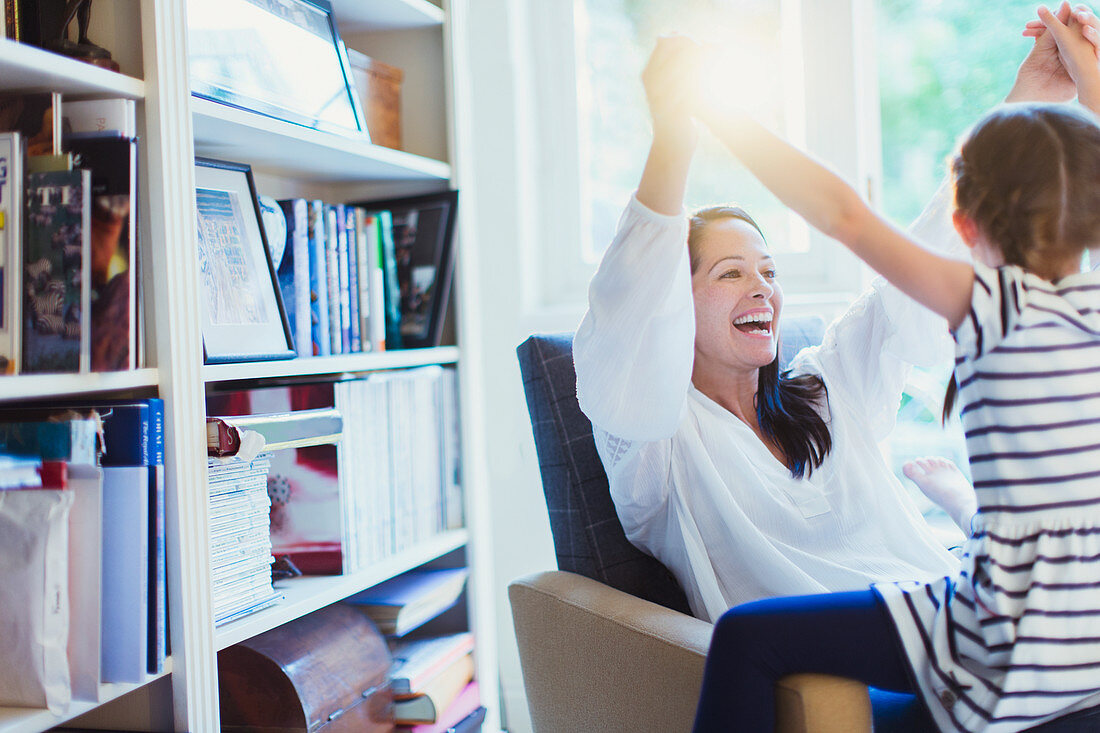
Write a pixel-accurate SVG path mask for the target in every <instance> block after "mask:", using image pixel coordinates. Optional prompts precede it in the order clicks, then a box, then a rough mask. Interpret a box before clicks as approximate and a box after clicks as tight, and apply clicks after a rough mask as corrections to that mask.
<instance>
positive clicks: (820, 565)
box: [573, 186, 962, 621]
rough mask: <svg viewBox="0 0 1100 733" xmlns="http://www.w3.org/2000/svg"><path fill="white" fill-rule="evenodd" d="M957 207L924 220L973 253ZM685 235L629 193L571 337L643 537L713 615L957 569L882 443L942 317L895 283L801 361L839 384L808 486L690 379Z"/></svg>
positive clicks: (626, 510)
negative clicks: (956, 227)
mask: <svg viewBox="0 0 1100 733" xmlns="http://www.w3.org/2000/svg"><path fill="white" fill-rule="evenodd" d="M949 203H950V191H949V189H948V188H947V187H946V186H945V187H943V188H941V190H940V192H939V193H938V194H937V195H936V197H935V198H934V199H933V201H932V202H931V204H929V206H928V208H927V209H926V210H925V212H924V213H923V214H922V215H921V217H920V218H919V219H918V220H917V221H916V222H915V224H914V225H913V229H912V231H913V234H914V235H915V236H916V237H917V238H918V239H920V240H922V241H926V242H929V243H938V244H939V245H941V246H942V245H944V244H949V245H953V246H954V247H955V248H956V249H957V250H959V251H961V250H962V246H961V244H960V243H959V242H958V240H957V238H956V236H955V234H954V231H953V230H952V229H951V226H950V223H949V217H948V205H949ZM686 241H687V217H686V215H684V214H681V215H678V216H665V215H661V214H657V213H656V212H654V211H652V210H650V209H648V208H646V207H645V206H644V205H642V204H641V203H639V202H638V200H637V199H632V200H631V203H630V205H629V206H628V207H627V209H626V211H625V212H624V214H623V216H622V219H621V220H620V222H619V229H618V233H617V234H616V236H615V239H614V241H613V242H612V243H611V246H610V247H609V248H608V250H607V252H606V253H605V254H604V258H603V261H602V262H601V263H600V267H599V270H598V271H597V273H596V275H595V276H594V277H593V280H592V283H591V286H590V288H589V295H588V312H587V313H586V314H585V316H584V319H583V320H582V322H581V324H580V326H579V327H578V329H577V333H576V336H575V337H574V341H573V356H574V360H575V362H576V368H577V397H578V399H579V401H580V406H581V409H582V410H583V411H584V413H585V414H586V415H587V416H588V417H589V419H591V420H592V423H593V426H594V430H593V432H594V435H595V438H596V446H597V449H598V451H599V454H600V458H601V459H602V461H603V464H604V468H605V469H606V471H607V475H608V479H609V482H610V487H611V496H612V499H613V500H614V502H615V506H616V510H617V512H618V515H619V519H620V521H621V522H622V524H623V528H624V529H625V530H626V535H627V537H628V538H629V539H630V541H631V542H633V543H634V544H635V545H636V546H638V547H639V548H641V549H642V550H644V551H645V552H648V553H649V554H651V555H653V556H654V557H655V558H657V559H658V560H660V561H661V562H662V563H664V564H665V565H666V566H667V567H668V568H669V570H671V571H672V573H673V574H674V575H675V576H676V578H677V579H678V580H679V581H680V584H681V585H682V586H683V588H684V591H685V592H686V594H687V597H688V602H689V603H690V604H691V609H692V611H693V612H694V613H695V615H696V616H698V617H699V618H702V619H706V620H710V621H714V620H715V619H717V618H718V616H720V615H721V614H722V613H723V612H724V611H726V610H727V609H728V608H730V607H731V606H733V605H736V604H738V603H743V602H746V601H751V600H755V599H757V598H763V597H770V596H784V595H798V594H806V593H821V592H827V591H841V590H856V589H861V588H867V587H868V586H869V584H871V583H873V582H877V581H887V580H910V579H912V580H925V579H929V578H933V577H937V576H939V577H942V576H943V575H946V574H949V573H951V572H952V571H953V570H954V569H956V568H957V567H958V561H957V560H955V558H954V557H953V556H952V555H951V554H950V553H949V552H947V550H946V549H945V548H944V547H943V545H942V544H941V543H940V542H939V541H938V540H937V538H936V537H935V536H934V535H933V533H932V531H931V529H930V528H929V526H928V524H927V523H926V522H925V520H924V518H923V517H922V516H921V515H920V512H919V511H918V510H917V508H916V505H915V504H914V503H913V501H912V500H911V499H910V497H909V496H908V494H907V493H906V491H905V489H904V488H903V487H902V486H901V484H900V482H899V481H898V479H897V478H896V477H895V476H894V475H893V473H892V472H891V471H890V469H889V468H888V467H887V465H886V462H885V461H884V459H883V456H882V453H881V452H880V450H879V447H878V445H877V442H878V441H880V440H882V439H883V438H884V437H885V436H886V435H887V434H888V433H889V432H890V430H891V429H892V428H893V425H894V416H895V414H896V412H897V408H898V405H899V402H900V397H901V392H902V388H903V386H904V384H905V379H906V376H907V373H908V368H909V365H911V364H918V365H925V366H927V365H931V364H934V363H936V362H937V361H940V362H941V363H942V360H943V359H945V358H948V357H949V356H950V354H951V340H950V338H949V336H948V332H947V325H946V323H945V322H944V320H943V319H941V318H939V317H938V316H936V315H934V314H932V313H931V312H930V311H928V310H926V309H925V308H922V307H921V306H920V305H918V304H917V303H916V302H914V301H913V300H911V299H909V298H908V297H907V296H905V295H904V294H902V293H901V292H900V291H898V290H896V289H895V288H894V287H893V286H891V285H889V284H888V283H886V281H885V280H881V279H880V280H878V281H876V282H875V283H874V285H873V286H872V287H871V288H870V289H869V290H868V291H867V292H866V293H864V294H863V295H862V296H861V297H860V298H859V299H858V300H857V301H856V302H855V304H853V305H852V306H851V308H849V309H848V311H847V312H846V313H844V314H843V315H842V316H841V317H840V318H838V319H837V320H836V321H835V322H834V323H832V324H831V325H830V326H829V328H828V330H827V331H826V333H825V337H824V339H823V342H822V344H821V345H820V346H815V347H812V348H807V349H804V350H803V351H802V352H800V353H799V354H798V355H797V356H796V357H795V359H794V360H793V362H792V364H791V368H792V370H793V372H794V373H799V374H818V375H820V376H821V378H822V379H823V380H824V382H825V386H826V388H827V390H828V407H829V414H828V415H827V416H825V417H826V420H827V421H828V422H829V427H830V431H831V433H832V440H833V448H832V451H831V452H830V453H829V455H828V456H827V458H826V459H825V461H824V463H823V464H822V465H821V466H820V468H817V469H815V470H814V471H813V472H812V474H811V475H810V477H809V478H808V479H794V478H792V477H791V475H790V471H789V470H788V469H787V468H786V467H785V466H784V465H782V463H780V462H779V461H778V460H776V458H775V457H774V456H773V455H772V454H771V452H770V451H769V450H768V449H767V447H766V446H765V445H764V444H763V443H762V442H761V441H760V440H759V439H758V438H757V437H756V435H755V434H754V433H753V432H752V430H751V429H750V428H749V427H748V426H747V425H745V424H744V423H743V422H741V420H739V419H738V418H737V417H735V416H734V415H733V414H731V413H730V412H728V411H727V410H726V409H725V408H723V407H721V406H719V405H718V404H717V403H715V402H714V401H712V400H711V399H709V398H708V397H707V396H705V395H704V394H702V393H701V392H699V391H698V390H697V389H695V387H694V386H693V385H692V384H691V371H692V361H693V358H694V341H695V317H694V306H693V301H692V293H691V276H690V272H689V263H688V255H687V247H686V244H685V243H686ZM780 281H782V273H780Z"/></svg>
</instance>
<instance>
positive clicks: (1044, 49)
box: [1005, 1, 1077, 102]
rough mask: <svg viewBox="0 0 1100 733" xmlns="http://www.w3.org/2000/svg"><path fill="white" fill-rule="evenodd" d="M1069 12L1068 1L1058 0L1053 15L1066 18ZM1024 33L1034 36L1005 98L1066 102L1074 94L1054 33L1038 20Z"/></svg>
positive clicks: (1009, 100) (1066, 19)
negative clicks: (1032, 42) (1029, 50)
mask: <svg viewBox="0 0 1100 733" xmlns="http://www.w3.org/2000/svg"><path fill="white" fill-rule="evenodd" d="M1071 12H1072V9H1071V8H1070V5H1069V3H1068V2H1064V1H1063V2H1062V4H1061V5H1060V6H1059V7H1058V10H1057V12H1056V13H1055V15H1056V16H1057V17H1058V20H1060V21H1062V22H1063V23H1068V22H1069V16H1070V13H1071ZM1024 35H1025V36H1027V37H1029V38H1034V39H1035V43H1034V45H1032V47H1031V52H1030V53H1028V55H1027V58H1025V59H1024V60H1023V62H1022V63H1021V64H1020V68H1019V69H1018V70H1017V71H1016V83H1015V84H1013V85H1012V90H1011V91H1010V92H1009V93H1008V96H1007V97H1005V101H1006V102H1068V101H1070V100H1071V99H1073V98H1074V97H1076V96H1077V86H1076V85H1075V84H1074V83H1073V79H1071V78H1070V76H1069V74H1068V73H1067V72H1066V69H1065V67H1064V66H1062V59H1061V58H1059V57H1058V44H1057V43H1055V42H1054V34H1053V33H1048V32H1047V27H1046V26H1045V25H1043V21H1041V20H1032V21H1029V22H1028V24H1027V25H1026V26H1025V27H1024Z"/></svg>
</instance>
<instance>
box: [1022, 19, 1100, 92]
mask: <svg viewBox="0 0 1100 733" xmlns="http://www.w3.org/2000/svg"><path fill="white" fill-rule="evenodd" d="M1066 6H1067V4H1066V3H1063V7H1062V8H1059V11H1060V12H1059V14H1057V15H1056V14H1055V13H1052V12H1050V10H1049V9H1048V8H1046V7H1040V8H1039V20H1040V21H1041V23H1042V26H1043V29H1042V30H1039V29H1038V28H1034V30H1035V31H1038V33H1039V35H1038V36H1037V38H1036V46H1038V45H1039V44H1040V43H1041V42H1043V41H1044V38H1045V37H1049V38H1052V39H1053V40H1054V43H1055V44H1056V47H1057V49H1058V58H1059V60H1060V61H1061V65H1062V67H1063V68H1064V69H1065V73H1066V74H1068V76H1069V77H1070V79H1072V80H1073V83H1074V85H1075V86H1076V89H1077V95H1078V97H1079V99H1080V100H1081V103H1082V104H1084V105H1085V106H1086V107H1089V108H1090V109H1091V110H1092V111H1093V112H1097V111H1100V63H1098V59H1100V56H1098V48H1100V31H1098V30H1097V28H1098V26H1100V21H1098V20H1097V18H1096V16H1095V15H1093V14H1092V12H1091V11H1090V10H1089V9H1088V8H1087V7H1086V6H1084V5H1078V6H1076V7H1075V8H1073V10H1072V12H1070V13H1069V15H1068V18H1065V13H1064V12H1061V11H1064V10H1065V9H1066ZM1033 24H1034V21H1032V23H1029V24H1028V29H1026V30H1025V31H1024V33H1025V34H1028V33H1029V31H1030V30H1032V29H1033ZM1047 43H1049V41H1047Z"/></svg>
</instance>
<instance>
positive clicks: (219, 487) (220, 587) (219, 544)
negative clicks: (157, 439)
mask: <svg viewBox="0 0 1100 733" xmlns="http://www.w3.org/2000/svg"><path fill="white" fill-rule="evenodd" d="M270 468H271V455H270V454H268V453H264V454H261V455H259V456H256V457H255V458H253V459H251V460H244V459H241V458H226V459H218V458H211V459H209V461H208V464H207V471H208V473H209V477H208V482H209V489H210V500H209V512H210V514H209V521H210V577H211V593H212V594H213V602H214V624H215V625H221V624H224V623H229V622H230V621H233V620H235V619H237V618H240V617H242V616H245V615H248V614H250V613H254V612H255V611H259V610H261V609H264V608H268V607H270V606H272V605H274V604H275V603H276V602H277V601H278V600H279V598H280V596H279V594H278V593H276V592H275V590H274V588H273V587H272V585H271V563H272V560H273V558H272V556H271V531H270V517H269V513H270V508H271V499H270V498H269V497H268V492H267V477H268V472H269V470H270Z"/></svg>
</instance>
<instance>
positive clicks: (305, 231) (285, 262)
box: [276, 199, 313, 356]
mask: <svg viewBox="0 0 1100 733" xmlns="http://www.w3.org/2000/svg"><path fill="white" fill-rule="evenodd" d="M308 206H309V205H308V204H307V203H306V200H305V199H286V200H283V201H280V202H279V207H280V208H281V209H282V210H283V215H284V216H286V248H285V249H284V250H283V257H282V260H281V261H280V262H279V266H278V269H277V271H276V274H277V275H278V278H279V288H280V289H281V290H282V291H283V305H284V306H285V307H286V315H287V319H288V320H289V322H290V332H291V334H292V335H293V336H294V351H295V353H296V354H297V355H298V356H313V341H312V335H311V333H310V321H311V316H310V283H309V274H310V272H309V270H310V268H309V218H308V214H307V212H306V210H307V208H308Z"/></svg>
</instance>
